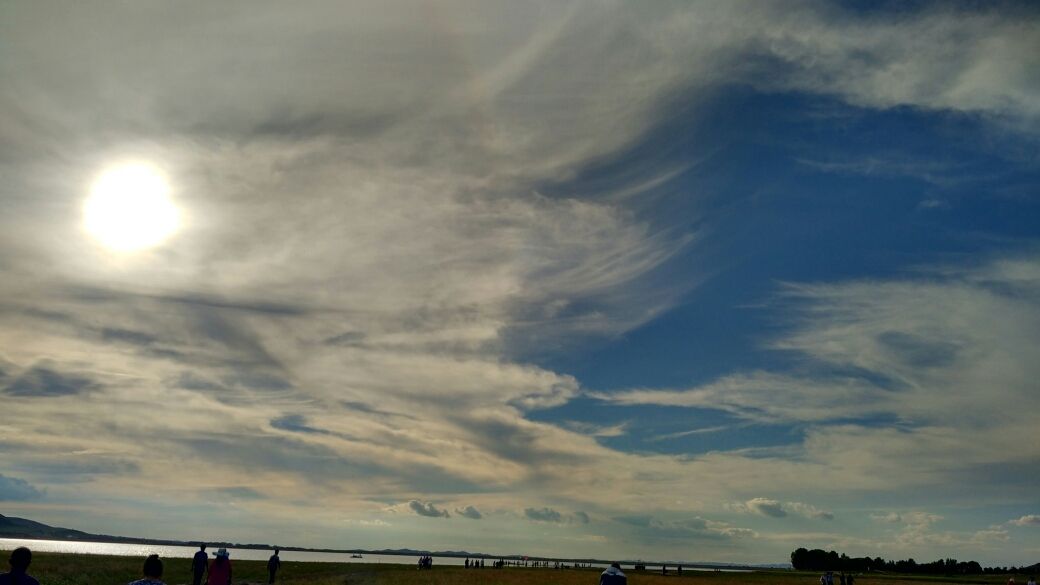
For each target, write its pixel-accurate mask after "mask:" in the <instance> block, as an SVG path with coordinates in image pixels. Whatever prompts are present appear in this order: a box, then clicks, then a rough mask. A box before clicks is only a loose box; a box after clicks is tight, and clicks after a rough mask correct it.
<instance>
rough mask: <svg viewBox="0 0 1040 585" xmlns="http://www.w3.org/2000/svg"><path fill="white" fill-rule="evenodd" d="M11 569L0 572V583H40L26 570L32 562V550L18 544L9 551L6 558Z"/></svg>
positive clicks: (25, 584) (19, 584)
mask: <svg viewBox="0 0 1040 585" xmlns="http://www.w3.org/2000/svg"><path fill="white" fill-rule="evenodd" d="M7 562H8V564H10V565H11V570H10V571H9V572H7V573H3V574H0V585H40V582H39V581H37V580H36V579H34V578H33V577H31V576H30V575H29V574H28V573H27V572H26V571H28V570H29V564H30V563H32V551H31V550H29V549H27V548H25V547H24V546H20V547H18V548H16V549H14V550H13V551H11V556H10V558H8V560H7Z"/></svg>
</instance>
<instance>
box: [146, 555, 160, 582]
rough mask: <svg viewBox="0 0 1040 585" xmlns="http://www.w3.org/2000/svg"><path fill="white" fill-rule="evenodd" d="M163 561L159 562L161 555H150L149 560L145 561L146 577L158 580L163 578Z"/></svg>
mask: <svg viewBox="0 0 1040 585" xmlns="http://www.w3.org/2000/svg"><path fill="white" fill-rule="evenodd" d="M162 571H163V566H162V561H160V560H159V555H148V558H147V559H145V560H144V571H143V572H144V576H145V577H152V578H153V579H158V578H160V577H162Z"/></svg>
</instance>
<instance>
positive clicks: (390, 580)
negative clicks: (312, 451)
mask: <svg viewBox="0 0 1040 585" xmlns="http://www.w3.org/2000/svg"><path fill="white" fill-rule="evenodd" d="M0 557H2V558H3V559H4V560H6V558H7V552H6V551H4V552H2V553H0ZM143 560H144V559H141V558H136V557H118V556H103V555H79V554H64V553H34V554H33V563H32V566H31V567H30V570H29V573H30V574H31V575H33V576H35V577H36V578H37V579H39V581H40V583H41V584H42V585H123V584H125V583H129V582H130V581H132V580H134V579H138V578H140V576H141V564H142V562H143ZM189 562H190V560H189V559H163V563H164V564H165V567H166V573H165V575H164V578H163V580H164V581H165V582H166V583H167V584H168V585H180V584H184V583H187V582H188V576H189V575H188V568H189V566H190V565H189ZM266 566H267V565H266V562H265V561H242V560H235V561H233V567H234V573H235V585H253V584H256V585H259V584H262V583H267V569H266ZM4 569H6V566H5V567H4ZM599 572H600V571H599V569H566V570H555V569H541V568H539V569H534V568H505V569H492V568H485V569H480V570H472V569H470V570H467V569H463V568H461V567H446V566H445V567H434V569H433V570H429V571H418V570H416V569H415V568H414V567H412V566H409V565H375V564H371V565H369V564H361V563H301V562H292V561H283V562H282V570H281V571H280V572H279V578H278V583H279V584H284V585H305V584H306V585H345V584H349V585H597V584H598V583H599ZM626 573H627V575H628V583H629V585H817V584H818V583H819V575H818V574H816V573H799V572H795V571H755V572H750V573H721V572H720V573H712V572H703V571H689V570H687V571H685V572H684V573H683V575H682V576H681V577H679V576H677V575H675V573H674V572H672V573H670V574H669V575H667V576H664V575H661V574H659V573H656V572H642V571H632V570H626ZM1006 580H1007V578H1006V576H1000V575H987V576H973V577H924V576H909V575H870V576H866V575H864V576H860V577H858V578H857V579H856V585H900V582H902V583H904V584H905V585H914V584H915V583H920V582H922V581H927V582H928V583H929V584H931V585H941V584H944V583H949V584H952V585H968V584H979V585H1003V584H1004V583H1005V582H1006Z"/></svg>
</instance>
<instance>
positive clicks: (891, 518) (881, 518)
mask: <svg viewBox="0 0 1040 585" xmlns="http://www.w3.org/2000/svg"><path fill="white" fill-rule="evenodd" d="M870 518H871V519H872V520H875V521H877V522H887V523H889V524H897V523H899V522H902V521H903V518H902V516H900V515H899V514H897V513H895V512H888V513H880V514H871V515H870Z"/></svg>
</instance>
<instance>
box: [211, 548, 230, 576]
mask: <svg viewBox="0 0 1040 585" xmlns="http://www.w3.org/2000/svg"><path fill="white" fill-rule="evenodd" d="M230 556H231V555H230V554H228V551H227V549H226V548H220V549H218V550H217V554H216V558H215V559H213V562H211V563H210V564H209V578H208V579H206V585H231V559H230V558H229V557H230Z"/></svg>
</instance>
